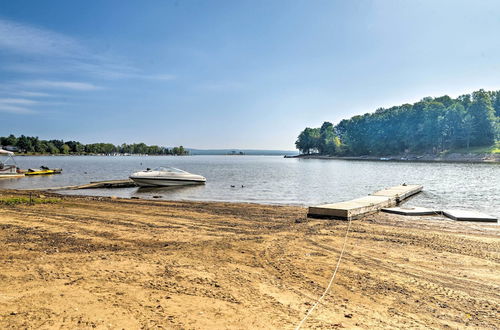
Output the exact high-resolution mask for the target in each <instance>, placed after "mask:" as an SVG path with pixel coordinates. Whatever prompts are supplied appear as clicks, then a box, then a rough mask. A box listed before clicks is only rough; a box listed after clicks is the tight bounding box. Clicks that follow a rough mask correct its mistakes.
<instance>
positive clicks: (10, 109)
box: [0, 103, 36, 115]
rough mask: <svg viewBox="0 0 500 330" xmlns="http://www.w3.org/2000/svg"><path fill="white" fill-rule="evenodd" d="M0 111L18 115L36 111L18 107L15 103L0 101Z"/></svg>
mask: <svg viewBox="0 0 500 330" xmlns="http://www.w3.org/2000/svg"><path fill="white" fill-rule="evenodd" d="M0 112H6V113H13V114H18V115H29V114H34V113H36V111H34V110H31V109H28V108H25V107H19V106H16V105H9V104H1V103H0Z"/></svg>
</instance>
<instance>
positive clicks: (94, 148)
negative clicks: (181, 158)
mask: <svg viewBox="0 0 500 330" xmlns="http://www.w3.org/2000/svg"><path fill="white" fill-rule="evenodd" d="M0 146H3V147H14V149H17V150H18V151H19V152H23V153H39V154H64V155H69V154H77V155H85V154H105V155H110V154H142V155H187V154H189V151H188V150H186V149H184V147H183V146H179V147H173V148H171V149H169V148H166V147H160V146H157V145H151V146H148V145H146V144H144V143H134V144H126V143H123V144H122V145H114V144H112V143H91V144H82V143H80V142H78V141H63V140H41V139H39V138H38V137H33V136H24V135H21V136H19V137H16V136H14V135H13V134H11V135H9V136H7V137H0Z"/></svg>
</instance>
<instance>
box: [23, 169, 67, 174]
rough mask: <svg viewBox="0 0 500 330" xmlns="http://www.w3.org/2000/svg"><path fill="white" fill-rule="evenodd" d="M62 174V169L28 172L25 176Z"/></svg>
mask: <svg viewBox="0 0 500 330" xmlns="http://www.w3.org/2000/svg"><path fill="white" fill-rule="evenodd" d="M61 172H62V170H61V169H54V170H40V171H32V172H26V173H24V174H25V175H51V174H61Z"/></svg>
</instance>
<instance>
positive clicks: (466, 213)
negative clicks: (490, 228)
mask: <svg viewBox="0 0 500 330" xmlns="http://www.w3.org/2000/svg"><path fill="white" fill-rule="evenodd" d="M443 215H445V216H447V217H448V218H450V219H453V220H457V221H480V222H497V221H498V219H497V218H495V217H492V216H491V215H488V214H484V213H480V212H476V211H470V210H443Z"/></svg>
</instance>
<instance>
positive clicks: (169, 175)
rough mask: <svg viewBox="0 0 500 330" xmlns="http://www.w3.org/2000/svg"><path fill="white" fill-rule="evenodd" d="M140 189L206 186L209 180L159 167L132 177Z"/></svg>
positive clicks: (173, 169)
mask: <svg viewBox="0 0 500 330" xmlns="http://www.w3.org/2000/svg"><path fill="white" fill-rule="evenodd" d="M130 179H132V180H133V181H134V182H135V183H136V184H137V185H138V186H140V187H154V186H184V185H192V184H204V183H205V181H207V179H205V178H204V177H203V176H201V175H197V174H192V173H189V172H186V171H183V170H180V169H178V168H175V167H157V168H155V169H149V168H148V169H147V170H145V171H140V172H135V173H133V174H132V175H131V176H130Z"/></svg>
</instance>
